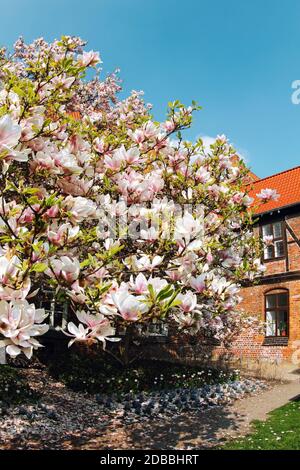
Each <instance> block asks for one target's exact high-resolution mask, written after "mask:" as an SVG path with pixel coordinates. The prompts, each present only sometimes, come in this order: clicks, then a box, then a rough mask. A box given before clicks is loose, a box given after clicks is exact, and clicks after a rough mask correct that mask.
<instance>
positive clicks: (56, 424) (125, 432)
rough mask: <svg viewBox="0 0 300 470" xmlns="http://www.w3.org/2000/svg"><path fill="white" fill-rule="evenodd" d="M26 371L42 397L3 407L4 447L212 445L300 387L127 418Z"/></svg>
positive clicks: (0, 434)
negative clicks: (159, 415)
mask: <svg viewBox="0 0 300 470" xmlns="http://www.w3.org/2000/svg"><path fill="white" fill-rule="evenodd" d="M26 374H27V375H28V374H29V375H30V382H31V385H32V386H34V387H36V388H37V389H38V390H42V391H43V392H42V398H41V400H40V401H39V403H38V404H34V405H24V406H17V407H11V408H9V409H8V410H7V411H5V410H3V412H2V415H0V449H106V450H107V449H175V448H178V449H193V448H198V449H199V448H207V447H210V446H215V445H217V444H221V443H222V442H223V441H225V440H226V439H227V438H229V437H236V436H240V435H242V434H245V433H247V431H248V430H249V423H250V421H252V420H253V419H264V418H265V417H266V414H267V413H268V412H269V411H271V410H272V409H274V408H277V407H278V406H281V405H283V404H284V403H286V402H287V401H288V400H289V399H291V398H294V397H295V396H296V395H298V394H299V393H300V385H299V383H291V384H276V385H273V386H272V388H270V389H268V390H265V391H261V392H260V393H256V394H254V395H252V396H247V397H246V398H243V399H241V400H236V401H234V402H233V403H232V404H225V405H223V406H218V407H214V408H210V409H207V410H204V411H198V410H197V411H195V410H193V411H189V412H181V413H180V414H177V415H174V416H172V415H169V416H165V417H164V418H163V419H157V418H156V417H151V416H150V417H142V418H141V419H139V420H138V421H136V422H132V423H130V422H127V423H126V421H124V418H123V413H122V411H118V410H117V411H106V410H103V408H102V407H101V406H100V405H99V404H98V403H97V402H96V400H95V398H94V397H92V396H89V395H86V394H83V393H77V392H72V391H70V390H68V389H66V388H65V387H64V385H63V384H61V383H59V382H55V381H53V380H52V379H50V378H49V377H48V376H47V375H46V373H45V372H44V371H40V370H34V369H31V370H28V371H26Z"/></svg>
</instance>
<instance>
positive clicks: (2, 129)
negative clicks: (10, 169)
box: [0, 114, 29, 162]
mask: <svg viewBox="0 0 300 470" xmlns="http://www.w3.org/2000/svg"><path fill="white" fill-rule="evenodd" d="M21 132H22V129H21V126H19V124H16V123H14V122H13V120H12V119H11V117H10V116H9V114H5V115H4V116H2V118H1V119H0V153H4V154H5V156H6V157H8V158H9V159H10V160H16V161H19V162H26V161H27V160H28V153H29V151H27V150H24V151H23V152H21V151H18V150H16V146H17V145H18V143H19V139H20V137H21Z"/></svg>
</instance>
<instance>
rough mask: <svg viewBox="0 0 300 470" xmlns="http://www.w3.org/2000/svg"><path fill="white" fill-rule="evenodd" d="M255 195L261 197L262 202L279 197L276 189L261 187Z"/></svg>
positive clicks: (275, 199)
mask: <svg viewBox="0 0 300 470" xmlns="http://www.w3.org/2000/svg"><path fill="white" fill-rule="evenodd" d="M256 196H257V197H258V198H259V199H261V200H262V201H263V202H268V201H277V199H278V198H279V197H280V194H278V193H277V191H276V189H269V188H266V189H262V190H261V191H260V193H258V194H256Z"/></svg>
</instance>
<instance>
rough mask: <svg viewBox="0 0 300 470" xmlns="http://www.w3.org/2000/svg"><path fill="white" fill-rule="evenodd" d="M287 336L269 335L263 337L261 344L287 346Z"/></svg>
mask: <svg viewBox="0 0 300 470" xmlns="http://www.w3.org/2000/svg"><path fill="white" fill-rule="evenodd" d="M288 342H289V338H288V336H269V337H266V338H265V339H264V342H263V346H287V345H288Z"/></svg>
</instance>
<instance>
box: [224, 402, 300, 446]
mask: <svg viewBox="0 0 300 470" xmlns="http://www.w3.org/2000/svg"><path fill="white" fill-rule="evenodd" d="M222 449H233V450H236V449H242V450H283V449H284V450H300V401H294V402H291V403H288V404H287V405H285V406H283V407H281V408H278V409H277V410H274V411H272V412H271V413H270V417H269V418H268V419H267V421H265V422H263V421H254V422H253V432H252V433H251V434H249V435H248V436H246V437H244V438H242V439H238V440H234V441H232V442H230V443H228V444H226V445H225V446H223V447H222Z"/></svg>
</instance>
